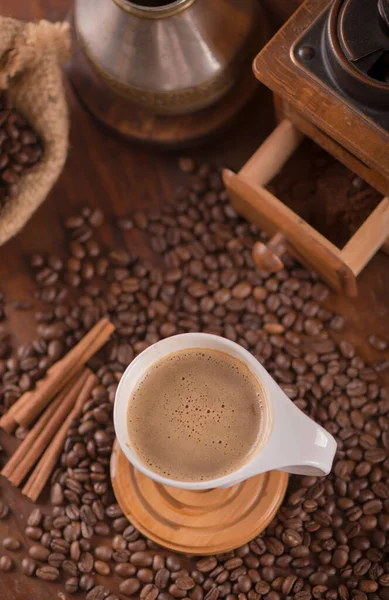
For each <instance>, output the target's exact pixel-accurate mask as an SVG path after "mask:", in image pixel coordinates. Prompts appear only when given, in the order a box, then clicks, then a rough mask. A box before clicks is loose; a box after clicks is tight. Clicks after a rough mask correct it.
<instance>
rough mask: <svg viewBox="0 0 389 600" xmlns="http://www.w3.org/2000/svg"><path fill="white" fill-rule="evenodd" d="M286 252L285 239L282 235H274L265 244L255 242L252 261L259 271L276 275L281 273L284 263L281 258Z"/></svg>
mask: <svg viewBox="0 0 389 600" xmlns="http://www.w3.org/2000/svg"><path fill="white" fill-rule="evenodd" d="M285 251H286V238H285V236H284V235H283V234H282V233H276V234H275V235H273V237H272V238H271V239H270V241H269V242H268V243H267V244H263V243H262V242H255V244H254V246H253V261H254V262H255V264H256V265H257V267H258V268H259V269H261V271H266V272H267V273H277V271H282V269H283V268H284V263H283V262H282V259H281V257H282V256H283V254H285Z"/></svg>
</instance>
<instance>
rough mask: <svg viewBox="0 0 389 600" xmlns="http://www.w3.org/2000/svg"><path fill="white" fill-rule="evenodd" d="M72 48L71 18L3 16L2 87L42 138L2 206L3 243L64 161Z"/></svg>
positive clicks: (41, 196)
mask: <svg viewBox="0 0 389 600" xmlns="http://www.w3.org/2000/svg"><path fill="white" fill-rule="evenodd" d="M69 53H70V34H69V26H68V24H67V23H49V22H48V21H39V22H37V23H22V22H21V21H16V20H15V19H10V18H6V17H0V89H3V90H8V94H9V96H10V98H11V100H12V102H13V103H14V105H15V107H16V108H17V110H18V111H19V112H20V113H21V114H22V115H23V116H24V117H25V118H26V119H27V121H29V123H30V124H31V125H32V126H33V128H34V129H35V131H36V132H37V133H38V135H39V136H40V138H41V140H42V144H43V156H42V158H41V160H40V162H39V163H38V164H37V165H35V166H34V167H33V168H32V169H31V170H29V171H27V172H26V173H25V174H24V175H23V177H22V178H21V180H20V193H19V195H18V196H17V197H15V198H12V199H10V200H9V201H8V202H7V203H6V205H5V206H4V207H3V208H2V209H0V245H1V244H3V243H4V242H5V241H6V240H8V239H9V238H10V237H12V236H13V235H15V234H16V233H17V232H18V231H19V230H20V229H21V228H22V227H23V226H24V225H25V223H26V222H27V220H28V219H29V218H30V217H31V215H32V214H33V212H34V211H35V210H36V209H37V208H38V206H39V205H40V204H41V203H42V202H43V200H44V199H45V198H46V196H47V194H48V192H49V191H50V189H51V187H52V186H53V184H54V182H55V181H56V179H57V178H58V176H59V174H60V172H61V170H62V167H63V165H64V162H65V159H66V154H67V149H68V131H69V118H68V111H67V106H66V99H65V92H64V87H63V82H62V71H61V66H62V65H63V64H64V63H65V62H66V61H67V59H68V56H69Z"/></svg>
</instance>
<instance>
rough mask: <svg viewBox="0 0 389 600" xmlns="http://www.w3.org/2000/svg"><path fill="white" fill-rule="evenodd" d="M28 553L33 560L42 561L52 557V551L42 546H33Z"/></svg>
mask: <svg viewBox="0 0 389 600" xmlns="http://www.w3.org/2000/svg"><path fill="white" fill-rule="evenodd" d="M28 553H29V555H30V556H31V558H34V559H35V560H41V561H45V560H47V559H48V557H49V556H50V550H49V549H48V548H45V547H44V546H42V545H41V544H34V545H33V546H31V547H30V548H29V549H28Z"/></svg>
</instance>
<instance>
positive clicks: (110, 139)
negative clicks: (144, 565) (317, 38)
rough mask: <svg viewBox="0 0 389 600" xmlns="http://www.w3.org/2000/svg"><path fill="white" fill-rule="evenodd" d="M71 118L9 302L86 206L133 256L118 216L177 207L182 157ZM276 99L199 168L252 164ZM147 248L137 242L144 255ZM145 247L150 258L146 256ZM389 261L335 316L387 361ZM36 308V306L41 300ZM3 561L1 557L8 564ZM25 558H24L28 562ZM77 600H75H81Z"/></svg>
mask: <svg viewBox="0 0 389 600" xmlns="http://www.w3.org/2000/svg"><path fill="white" fill-rule="evenodd" d="M68 6H69V2H68V0H39V2H38V1H34V2H25V1H22V0H3V2H2V13H3V14H7V15H9V16H14V17H19V18H24V19H32V18H35V19H36V18H48V19H50V20H56V19H61V18H63V17H65V16H66V14H67V10H68ZM274 6H279V7H283V9H285V10H284V11H283V12H282V16H285V13H286V12H288V11H289V10H290V0H278V1H277V2H274ZM68 99H69V105H70V113H71V139H70V142H71V143H70V152H69V157H68V160H67V164H66V167H65V170H64V172H63V174H62V176H61V177H60V179H59V181H58V183H57V185H56V186H55V188H54V189H53V191H52V192H51V194H50V196H49V198H48V199H47V201H46V202H45V203H44V204H43V205H42V206H41V207H40V209H39V210H38V211H37V213H36V214H35V215H34V217H33V218H32V219H31V221H30V222H29V223H28V224H27V226H26V227H25V229H24V230H23V232H21V233H20V234H19V235H18V236H17V237H16V238H14V239H13V240H11V241H10V242H9V243H7V244H6V245H5V246H4V247H2V248H1V249H0V282H1V288H3V289H4V291H5V294H6V299H7V302H11V301H13V300H19V299H27V298H28V299H30V300H31V291H32V289H33V283H32V279H31V274H30V271H29V268H28V266H27V262H26V257H27V256H28V255H29V254H31V253H32V252H34V251H38V250H39V251H40V252H42V251H43V252H47V251H52V252H53V251H54V252H58V253H61V251H62V249H63V243H64V240H63V232H62V229H61V227H60V222H61V219H63V218H64V217H65V216H67V215H70V214H72V213H74V212H76V211H77V210H78V209H79V208H80V207H81V206H84V205H89V206H93V207H94V206H99V207H101V208H103V210H104V212H105V214H106V215H107V223H106V225H105V226H104V227H103V228H101V232H100V235H101V240H102V242H103V243H104V242H105V243H107V244H108V243H109V244H117V245H119V244H120V245H121V244H123V243H125V244H127V245H128V246H129V247H132V248H133V246H134V239H133V237H132V236H131V234H130V233H128V234H127V233H126V234H125V235H123V234H122V233H121V232H119V231H118V230H116V229H115V228H114V227H113V226H112V225H113V216H114V215H127V214H129V213H131V212H132V211H134V210H136V209H137V208H142V209H146V210H147V208H151V207H158V206H160V205H162V204H164V203H166V202H169V201H171V199H172V192H173V190H174V188H175V186H176V185H177V184H178V183H179V182H180V181H181V179H182V175H181V174H180V173H179V171H178V169H177V166H176V163H177V154H175V153H162V152H159V151H157V150H155V149H154V150H150V149H148V148H144V147H141V146H136V145H133V144H129V143H126V142H124V141H122V140H120V139H118V138H117V137H115V136H114V135H113V134H112V133H109V132H107V131H106V130H105V129H103V128H102V127H101V126H99V125H97V124H96V123H95V122H94V121H93V120H92V119H91V118H90V117H89V115H88V114H87V113H86V112H85V111H84V109H83V108H82V107H81V106H80V105H79V104H78V102H77V101H76V99H75V98H74V96H73V94H72V92H71V90H70V89H69V90H68ZM271 114H272V109H271V97H270V94H269V93H266V91H265V89H264V88H263V89H262V90H261V93H260V94H259V96H258V97H257V98H256V99H255V100H254V101H253V102H252V103H251V104H250V105H249V106H248V107H247V108H246V109H245V111H244V114H243V115H242V118H241V119H240V120H239V122H238V123H237V124H236V125H235V126H234V128H233V129H231V130H229V131H227V132H226V133H224V134H223V135H220V136H219V137H218V138H217V139H215V140H214V141H212V143H208V144H206V145H204V146H202V147H200V148H198V149H196V151H194V152H193V153H192V154H193V156H194V157H195V158H197V159H198V160H211V161H213V162H217V163H218V164H220V165H223V166H228V167H230V168H232V169H239V167H240V166H241V165H242V164H243V163H244V162H245V161H246V160H247V159H248V157H249V156H250V155H251V154H252V152H253V151H254V150H255V149H256V147H257V146H258V145H259V144H260V142H261V141H262V140H263V139H264V138H265V137H266V136H267V135H268V134H269V132H270V130H271V129H272V127H273V120H272V117H271ZM138 247H139V240H137V250H138ZM147 248H148V247H147V244H146V243H144V244H143V246H142V251H144V252H146V251H147ZM388 265H389V258H388V257H385V256H383V255H382V254H379V255H377V256H376V257H375V258H374V259H373V260H372V261H371V263H370V264H369V265H368V267H367V268H366V269H365V271H364V272H363V274H362V275H361V278H360V296H359V298H357V299H355V300H353V301H349V300H347V299H345V298H341V297H337V298H334V299H332V300H331V303H332V305H333V306H335V307H336V308H338V309H339V311H341V312H343V313H344V314H345V315H347V319H348V327H347V336H348V337H349V338H350V339H351V340H353V341H355V343H356V344H357V346H358V347H359V349H360V351H361V353H362V354H363V356H364V357H365V358H366V359H376V358H378V354H377V353H375V352H373V351H372V349H371V348H370V347H369V346H368V345H367V343H366V342H365V338H366V335H367V333H368V332H371V331H375V332H377V333H382V332H383V331H384V330H385V326H386V327H387V324H388V302H387V298H388V289H389V269H388ZM33 302H35V301H34V300H33ZM8 316H9V326H10V330H11V332H12V335H13V338H14V341H15V344H18V343H22V342H24V341H27V340H30V339H33V337H34V336H35V322H34V319H33V315H32V314H31V313H30V312H25V313H24V312H20V311H19V312H13V311H12V310H11V309H10V310H9V311H8ZM0 442H1V443H3V444H4V446H5V448H6V449H10V444H11V440H10V438H9V437H6V436H4V435H1V439H0ZM0 487H1V495H2V497H3V498H6V499H7V501H8V502H9V504H10V505H11V508H12V510H13V516H12V517H11V518H9V519H7V520H4V521H0V539H1V538H3V537H4V536H5V535H7V534H9V533H11V531H12V533H13V534H14V535H15V534H16V535H18V536H20V538H22V537H23V529H24V526H25V520H26V516H27V515H28V513H29V511H30V508H31V503H30V502H28V501H26V499H25V498H23V497H22V495H21V493H20V492H19V491H18V490H15V489H12V488H11V487H10V486H9V485H8V484H7V483H6V482H5V481H4V480H3V479H1V481H0ZM1 553H2V551H1V550H0V554H1ZM21 556H22V552H21V551H20V552H18V553H15V557H16V558H17V560H18V561H19V562H20V559H21ZM0 581H1V592H0V598H1V600H37V599H39V600H53V598H56V599H58V600H67V599H70V598H71V597H70V596H69V595H68V594H66V593H65V592H64V588H63V586H59V585H55V584H46V583H44V582H40V581H37V580H35V579H34V580H30V579H28V578H26V577H24V576H22V575H21V573H20V570H15V571H14V572H12V573H10V574H3V573H2V574H1V576H0ZM73 597H74V596H73Z"/></svg>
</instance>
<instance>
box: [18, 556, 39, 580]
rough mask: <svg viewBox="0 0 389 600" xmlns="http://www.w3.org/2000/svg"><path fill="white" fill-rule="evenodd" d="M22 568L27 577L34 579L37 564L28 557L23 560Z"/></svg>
mask: <svg viewBox="0 0 389 600" xmlns="http://www.w3.org/2000/svg"><path fill="white" fill-rule="evenodd" d="M21 566H22V572H23V573H24V575H27V577H32V576H33V575H34V573H35V569H36V567H37V563H36V562H35V560H33V559H32V558H30V557H29V556H26V557H25V558H23V560H22V563H21Z"/></svg>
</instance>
